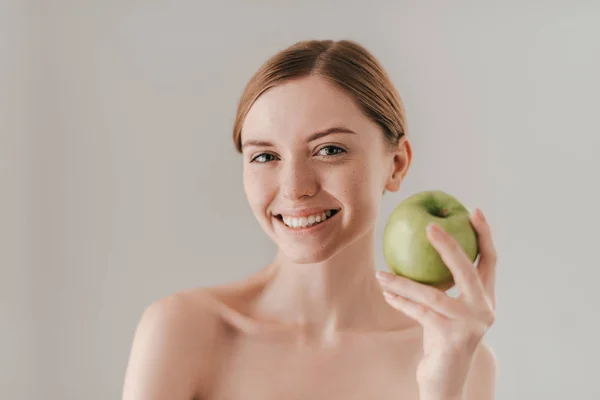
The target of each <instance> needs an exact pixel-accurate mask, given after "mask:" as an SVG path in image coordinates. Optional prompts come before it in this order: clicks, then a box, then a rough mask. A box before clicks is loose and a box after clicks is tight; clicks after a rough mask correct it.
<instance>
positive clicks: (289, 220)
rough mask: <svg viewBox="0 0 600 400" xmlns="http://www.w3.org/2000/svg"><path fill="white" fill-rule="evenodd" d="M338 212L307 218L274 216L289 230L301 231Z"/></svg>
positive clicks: (320, 222)
mask: <svg viewBox="0 0 600 400" xmlns="http://www.w3.org/2000/svg"><path fill="white" fill-rule="evenodd" d="M339 211H340V210H327V211H324V212H322V213H320V214H314V215H310V216H307V217H284V216H283V215H281V214H278V215H275V218H277V219H278V220H280V221H281V222H282V223H283V224H284V225H285V226H287V227H288V228H291V229H303V228H310V227H312V226H317V225H319V224H322V223H323V222H325V221H327V220H328V219H330V218H332V217H333V216H334V215H336V214H337V213H338V212H339Z"/></svg>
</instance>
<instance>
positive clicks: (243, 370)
mask: <svg viewBox="0 0 600 400" xmlns="http://www.w3.org/2000/svg"><path fill="white" fill-rule="evenodd" d="M421 354H422V348H421V345H420V342H418V341H404V342H402V343H399V342H395V341H393V340H385V339H378V338H375V337H373V338H368V337H361V338H359V339H355V340H347V341H344V342H341V343H338V344H336V345H335V346H332V347H320V346H316V347H315V346H304V345H298V344H290V343H285V342H279V343H278V342H271V341H254V340H244V341H239V342H237V343H235V344H232V345H231V346H230V347H229V348H228V351H227V352H226V353H225V355H224V356H223V358H222V359H221V360H220V361H221V362H220V366H219V373H218V374H217V379H216V381H215V382H214V387H213V390H212V395H211V397H210V399H214V400H237V399H244V400H254V399H260V400H270V399H282V398H285V399H298V400H304V399H311V400H319V399H327V400H336V399H345V400H349V399H361V400H362V399H373V400H375V399H386V400H388V399H398V400H401V399H414V398H417V397H418V393H417V386H416V368H417V365H418V362H419V360H420V355H421Z"/></svg>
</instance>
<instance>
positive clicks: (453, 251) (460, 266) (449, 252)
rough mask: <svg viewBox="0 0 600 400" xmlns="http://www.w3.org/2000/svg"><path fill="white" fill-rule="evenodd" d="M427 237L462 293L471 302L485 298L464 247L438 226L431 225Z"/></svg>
mask: <svg viewBox="0 0 600 400" xmlns="http://www.w3.org/2000/svg"><path fill="white" fill-rule="evenodd" d="M427 236H428V238H429V241H430V242H431V245H432V246H433V247H434V248H435V249H436V250H437V252H438V253H439V255H440V257H441V258H442V261H443V262H444V264H446V266H447V267H448V269H449V270H450V272H451V273H452V277H453V278H454V281H455V282H456V286H457V287H458V289H459V290H460V292H461V293H462V294H463V295H464V296H465V297H466V298H467V299H469V300H471V301H478V300H481V299H482V298H484V297H485V290H484V288H483V286H482V284H481V282H480V281H479V277H478V276H477V273H476V272H475V268H474V267H473V263H472V262H471V260H470V259H469V257H468V256H467V255H466V254H465V251H464V250H463V248H462V246H461V245H460V244H459V243H458V242H457V241H456V239H454V238H453V237H452V235H450V234H448V233H447V232H445V231H444V230H443V229H442V228H441V227H440V226H439V225H437V224H434V223H432V224H429V225H428V227H427Z"/></svg>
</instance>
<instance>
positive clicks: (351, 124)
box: [242, 76, 374, 141]
mask: <svg viewBox="0 0 600 400" xmlns="http://www.w3.org/2000/svg"><path fill="white" fill-rule="evenodd" d="M332 126H344V127H348V128H350V129H353V130H355V131H356V132H359V131H365V130H368V129H373V127H374V123H372V121H371V120H369V119H368V118H367V117H366V116H365V115H364V114H363V113H362V112H361V110H360V108H359V107H358V105H357V104H356V103H355V102H354V100H353V99H352V98H351V97H350V96H349V95H347V94H346V93H345V92H344V91H343V90H342V89H340V88H338V87H336V86H334V85H333V84H331V83H329V82H327V81H325V80H324V79H323V78H320V77H316V76H310V77H306V78H301V79H296V80H292V81H288V82H285V83H283V84H281V85H278V86H276V87H273V88H271V89H269V90H268V91H266V92H265V93H263V94H262V95H261V96H260V97H259V98H258V99H257V100H256V102H255V103H254V104H253V105H252V107H251V108H250V110H249V112H248V115H247V116H246V119H245V121H244V124H243V126H242V141H243V140H244V139H245V138H250V137H251V138H252V139H263V138H264V139H266V138H269V139H274V137H276V138H277V139H280V140H285V139H294V138H301V137H305V136H309V135H310V134H311V133H314V132H315V131H318V130H322V129H326V128H329V127H332Z"/></svg>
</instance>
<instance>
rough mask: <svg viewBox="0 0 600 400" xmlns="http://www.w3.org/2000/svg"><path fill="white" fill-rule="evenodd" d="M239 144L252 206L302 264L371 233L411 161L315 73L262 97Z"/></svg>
mask: <svg viewBox="0 0 600 400" xmlns="http://www.w3.org/2000/svg"><path fill="white" fill-rule="evenodd" d="M241 141H242V146H243V147H242V152H243V159H244V189H245V192H246V195H247V197H248V201H249V204H250V207H251V208H252V211H253V212H254V215H255V216H256V218H257V220H258V222H259V223H260V225H261V226H262V228H263V229H264V230H265V232H266V233H267V234H268V235H269V236H270V237H271V239H272V240H274V241H275V243H276V244H277V245H278V246H279V248H280V249H281V251H283V252H284V253H285V255H286V257H288V258H289V259H290V260H292V261H293V262H297V263H316V262H320V261H325V260H327V259H329V258H330V257H332V256H333V255H335V254H336V253H338V252H339V251H340V250H342V249H343V248H344V247H346V246H348V245H349V244H351V243H353V242H354V241H355V240H357V239H358V238H360V237H361V236H363V235H364V234H366V233H367V232H371V231H372V230H373V228H374V227H375V224H376V220H377V217H378V212H379V205H380V201H381V196H382V192H383V190H384V189H387V190H392V191H394V190H397V189H398V187H399V184H400V181H401V178H402V177H403V176H404V170H405V169H406V168H405V167H406V166H407V161H410V159H408V160H406V159H405V160H402V159H401V158H402V157H400V159H398V157H395V156H397V155H398V154H400V153H398V152H396V153H392V152H390V151H389V150H386V146H385V139H384V136H383V133H382V130H381V128H380V127H379V126H378V125H377V124H375V123H374V122H372V121H371V120H370V119H369V118H367V117H366V116H365V115H364V114H363V113H362V112H361V111H360V109H359V108H358V106H357V105H356V104H355V103H354V101H353V99H352V98H351V97H349V96H348V95H346V94H345V93H344V92H343V91H342V90H341V89H338V88H336V87H334V86H333V85H331V84H329V83H327V82H326V81H325V80H323V79H322V78H319V77H315V76H311V77H307V78H302V79H298V80H293V81H289V82H286V83H284V84H281V85H280V86H277V87H274V88H271V89H270V90H268V91H266V92H265V93H263V94H262V95H261V96H260V97H259V98H258V100H257V101H256V102H255V103H254V105H253V106H252V107H251V109H250V111H249V113H248V115H247V117H246V119H245V121H244V124H243V127H242V136H241ZM400 155H401V154H400ZM330 214H331V215H330ZM319 221H321V222H319ZM288 225H291V226H288ZM294 226H295V227H294Z"/></svg>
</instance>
